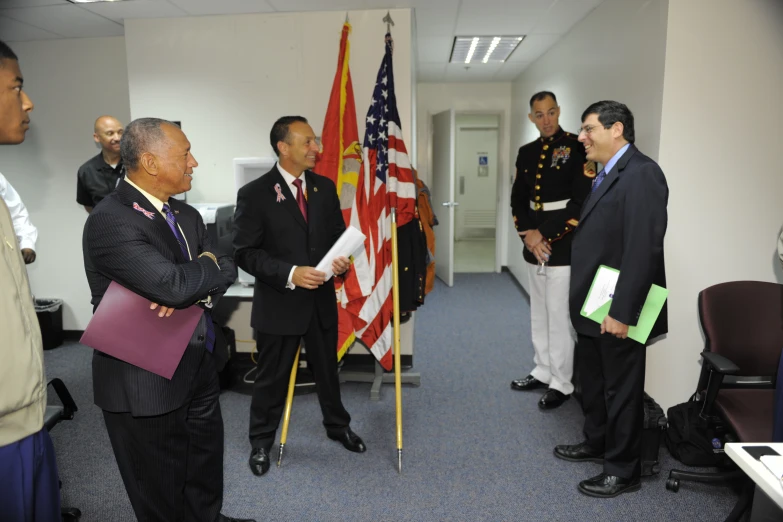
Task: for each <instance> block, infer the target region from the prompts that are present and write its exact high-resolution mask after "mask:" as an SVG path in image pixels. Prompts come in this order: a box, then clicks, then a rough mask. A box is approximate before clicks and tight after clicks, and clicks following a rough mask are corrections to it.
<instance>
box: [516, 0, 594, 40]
mask: <svg viewBox="0 0 783 522" xmlns="http://www.w3.org/2000/svg"><path fill="white" fill-rule="evenodd" d="M599 3H601V0H558V2H557V3H556V4H555V5H553V6H552V9H550V10H549V11H548V12H547V13H546V15H545V16H543V17H542V18H541V19H540V20H539V21H538V22H537V23H536V26H535V28H533V30H532V31H531V33H532V34H565V33H567V32H568V31H570V30H571V28H572V27H573V26H574V25H575V24H576V23H577V22H578V21H579V20H581V19H582V18H584V17H585V16H586V15H587V14H588V13H589V12H590V11H592V10H593V9H595V7H596V6H597V5H598V4H599Z"/></svg>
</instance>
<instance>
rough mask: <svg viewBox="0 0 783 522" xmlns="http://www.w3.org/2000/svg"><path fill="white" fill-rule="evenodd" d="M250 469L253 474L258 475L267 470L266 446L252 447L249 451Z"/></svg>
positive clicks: (267, 451) (267, 455)
mask: <svg viewBox="0 0 783 522" xmlns="http://www.w3.org/2000/svg"><path fill="white" fill-rule="evenodd" d="M248 464H250V471H252V472H253V475H256V476H258V477H260V476H261V475H263V474H264V473H266V472H267V471H269V450H267V449H266V448H253V451H252V452H250V460H249V462H248Z"/></svg>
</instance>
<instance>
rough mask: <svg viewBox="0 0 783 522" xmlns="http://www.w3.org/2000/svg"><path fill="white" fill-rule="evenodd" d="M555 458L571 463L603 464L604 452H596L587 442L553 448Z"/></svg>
mask: <svg viewBox="0 0 783 522" xmlns="http://www.w3.org/2000/svg"><path fill="white" fill-rule="evenodd" d="M555 457H557V458H559V459H563V460H568V461H571V462H603V461H604V452H603V451H596V450H594V449H593V448H591V447H590V446H589V445H588V444H587V442H580V443H579V444H561V445H559V446H555Z"/></svg>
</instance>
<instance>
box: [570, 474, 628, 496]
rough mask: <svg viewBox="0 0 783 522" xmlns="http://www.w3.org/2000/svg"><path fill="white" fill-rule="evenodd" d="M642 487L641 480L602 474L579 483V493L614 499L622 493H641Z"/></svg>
mask: <svg viewBox="0 0 783 522" xmlns="http://www.w3.org/2000/svg"><path fill="white" fill-rule="evenodd" d="M641 487H642V484H641V482H639V478H638V477H637V478H634V479H626V478H622V477H616V476H614V475H607V474H606V473H601V474H600V475H598V476H597V477H593V478H591V479H587V480H583V481H582V482H580V483H579V491H581V492H582V493H584V494H585V495H590V496H591V497H599V498H612V497H616V496H617V495H619V494H621V493H630V492H632V491H639V490H640V489H641Z"/></svg>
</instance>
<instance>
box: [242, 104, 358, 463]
mask: <svg viewBox="0 0 783 522" xmlns="http://www.w3.org/2000/svg"><path fill="white" fill-rule="evenodd" d="M270 141H271V144H272V148H273V149H274V151H275V153H276V154H277V156H278V158H279V159H278V162H277V165H275V167H274V168H273V169H272V170H270V171H269V172H267V173H266V174H264V175H263V176H261V177H260V178H258V179H257V180H254V181H252V182H250V183H248V184H247V185H245V186H244V187H242V188H241V189H240V190H239V194H238V195H237V208H236V214H235V215H234V250H235V258H236V262H237V265H239V267H241V268H242V269H243V270H245V271H246V272H248V273H249V274H252V275H253V276H254V277H255V278H256V283H255V290H254V293H253V309H252V311H251V316H250V324H251V326H252V327H253V328H254V329H255V330H256V344H257V347H258V369H257V373H256V380H255V385H254V387H253V398H252V402H251V405H250V444H251V446H252V451H251V454H250V461H249V464H250V469H251V471H252V472H253V473H254V474H256V475H259V476H260V475H263V474H264V473H266V472H267V471H268V470H269V451H270V449H271V448H272V444H273V443H274V441H275V433H276V431H277V427H278V425H279V424H280V417H281V415H282V411H283V407H284V404H285V398H286V391H287V389H288V379H289V375H290V372H291V367H292V365H293V363H294V358H295V356H296V350H297V347H298V346H299V342H300V340H301V339H303V338H304V342H305V356H306V358H307V365H308V367H309V368H310V370H312V372H313V377H314V380H315V389H316V393H317V394H318V401H319V402H320V404H321V412H322V413H323V423H324V427H325V428H326V434H327V436H328V437H329V438H330V439H334V440H338V441H340V442H341V443H342V444H343V446H345V448H346V449H348V450H350V451H355V452H358V453H361V452H363V451H365V445H364V442H363V441H362V439H360V438H359V437H358V436H357V435H356V434H355V433H354V432H353V431H352V430H351V428H350V427H349V424H350V422H351V416H350V415H349V414H348V412H347V411H346V410H345V408H344V407H343V403H342V399H341V398H340V383H339V380H338V375H337V301H336V299H335V292H334V279H333V278H332V279H329V280H328V281H325V274H324V273H323V272H321V271H318V270H316V269H314V268H313V266H315V265H317V264H318V262H319V261H320V260H321V259H322V258H323V257H324V256H325V255H326V253H327V252H328V251H329V249H330V248H331V247H332V245H334V243H335V242H336V241H337V239H339V237H340V235H341V234H342V233H343V231H344V230H345V224H344V222H343V216H342V213H341V211H340V200H339V199H338V198H337V191H336V189H335V186H334V183H332V182H331V181H330V180H329V179H328V178H325V177H323V176H320V175H318V174H316V173H314V172H312V171H311V170H310V169H312V168H313V167H314V166H315V157H316V154H317V153H318V144H317V142H316V139H315V133H314V132H313V129H312V128H310V125H308V124H307V120H306V119H304V118H302V117H301V116H285V117H283V118H280V119H279V120H277V122H275V124H274V126H273V127H272V131H271V133H270ZM349 267H350V261H349V260H348V259H346V258H345V257H338V258H337V259H335V260H334V261H333V263H332V271H333V272H334V273H335V275H341V274H343V273H344V272H345V271H346V270H348V268H349Z"/></svg>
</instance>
